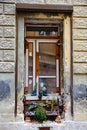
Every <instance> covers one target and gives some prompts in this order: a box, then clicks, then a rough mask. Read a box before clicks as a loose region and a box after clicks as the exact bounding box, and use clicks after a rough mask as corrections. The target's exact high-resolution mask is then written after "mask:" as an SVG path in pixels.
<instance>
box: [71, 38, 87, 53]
mask: <svg viewBox="0 0 87 130" xmlns="http://www.w3.org/2000/svg"><path fill="white" fill-rule="evenodd" d="M73 50H74V51H87V40H73Z"/></svg>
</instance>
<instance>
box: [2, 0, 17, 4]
mask: <svg viewBox="0 0 87 130" xmlns="http://www.w3.org/2000/svg"><path fill="white" fill-rule="evenodd" d="M0 2H3V3H15V0H0Z"/></svg>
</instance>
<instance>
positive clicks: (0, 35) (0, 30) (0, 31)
mask: <svg viewBox="0 0 87 130" xmlns="http://www.w3.org/2000/svg"><path fill="white" fill-rule="evenodd" d="M0 37H3V27H0Z"/></svg>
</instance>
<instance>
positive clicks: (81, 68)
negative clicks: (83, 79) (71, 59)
mask: <svg viewBox="0 0 87 130" xmlns="http://www.w3.org/2000/svg"><path fill="white" fill-rule="evenodd" d="M73 69H74V70H73V72H74V74H87V63H74V64H73Z"/></svg>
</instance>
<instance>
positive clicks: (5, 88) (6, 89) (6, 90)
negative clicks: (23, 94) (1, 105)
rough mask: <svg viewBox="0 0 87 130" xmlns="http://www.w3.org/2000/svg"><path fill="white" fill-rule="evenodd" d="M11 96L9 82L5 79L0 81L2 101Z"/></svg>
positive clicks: (0, 97) (0, 98)
mask: <svg viewBox="0 0 87 130" xmlns="http://www.w3.org/2000/svg"><path fill="white" fill-rule="evenodd" d="M9 96H11V94H10V86H9V84H8V83H5V82H4V81H0V101H1V100H3V99H5V98H7V97H9Z"/></svg>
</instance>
